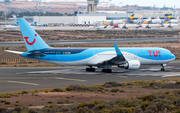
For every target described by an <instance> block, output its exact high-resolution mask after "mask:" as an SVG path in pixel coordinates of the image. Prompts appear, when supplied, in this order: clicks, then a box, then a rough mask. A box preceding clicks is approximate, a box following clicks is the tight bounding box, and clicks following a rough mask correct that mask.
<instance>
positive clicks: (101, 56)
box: [43, 51, 172, 66]
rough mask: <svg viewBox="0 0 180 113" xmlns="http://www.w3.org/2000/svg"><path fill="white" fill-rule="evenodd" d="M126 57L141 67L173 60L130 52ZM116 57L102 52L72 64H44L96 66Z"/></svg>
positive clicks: (59, 62)
mask: <svg viewBox="0 0 180 113" xmlns="http://www.w3.org/2000/svg"><path fill="white" fill-rule="evenodd" d="M122 54H123V55H124V57H125V59H126V61H130V60H138V61H140V63H141V65H160V64H166V63H168V62H170V61H172V60H150V59H145V58H141V57H138V56H137V55H134V54H131V53H128V52H122ZM114 57H116V52H114V51H107V52H102V53H98V54H95V55H94V56H92V57H90V58H87V59H84V60H79V61H71V62H62V61H46V60H43V61H44V62H47V63H52V64H56V65H64V66H96V65H97V64H99V63H102V62H104V61H108V60H111V59H112V58H114Z"/></svg>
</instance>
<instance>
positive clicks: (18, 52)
mask: <svg viewBox="0 0 180 113" xmlns="http://www.w3.org/2000/svg"><path fill="white" fill-rule="evenodd" d="M4 51H6V52H9V53H15V54H20V55H21V54H23V53H24V52H21V51H12V50H4Z"/></svg>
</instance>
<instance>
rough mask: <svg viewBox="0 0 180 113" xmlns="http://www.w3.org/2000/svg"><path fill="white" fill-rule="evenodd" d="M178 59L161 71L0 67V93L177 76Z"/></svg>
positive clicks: (151, 68) (179, 74)
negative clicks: (110, 71) (107, 71)
mask: <svg viewBox="0 0 180 113" xmlns="http://www.w3.org/2000/svg"><path fill="white" fill-rule="evenodd" d="M179 64H180V60H175V61H173V62H171V63H169V64H167V67H166V68H165V69H166V70H165V72H161V71H160V69H161V66H157V65H155V66H154V65H150V66H142V67H141V69H140V70H125V69H123V68H117V67H113V68H112V70H113V72H112V73H103V72H101V69H97V70H96V72H86V71H85V68H86V67H0V93H4V92H13V91H22V90H35V89H44V88H57V87H67V86H69V85H72V84H79V85H85V86H92V85H95V84H104V83H105V82H108V81H117V82H126V81H136V80H161V79H166V78H179V77H180V65H179Z"/></svg>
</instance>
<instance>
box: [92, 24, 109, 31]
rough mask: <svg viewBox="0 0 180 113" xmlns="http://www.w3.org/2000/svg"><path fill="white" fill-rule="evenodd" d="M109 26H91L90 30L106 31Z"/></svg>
mask: <svg viewBox="0 0 180 113" xmlns="http://www.w3.org/2000/svg"><path fill="white" fill-rule="evenodd" d="M108 26H109V24H104V25H99V26H90V27H89V29H97V30H101V29H106V28H107V27H108Z"/></svg>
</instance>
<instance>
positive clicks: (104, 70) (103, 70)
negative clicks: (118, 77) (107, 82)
mask: <svg viewBox="0 0 180 113" xmlns="http://www.w3.org/2000/svg"><path fill="white" fill-rule="evenodd" d="M102 72H105V73H112V70H111V69H102Z"/></svg>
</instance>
